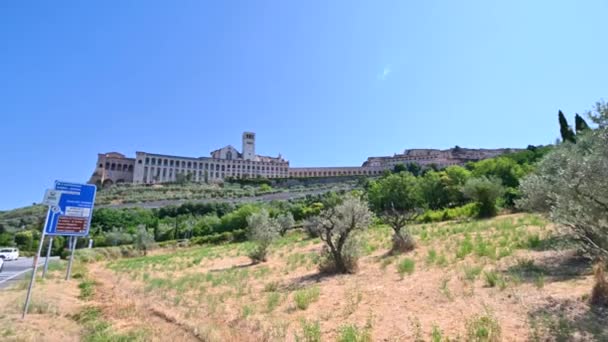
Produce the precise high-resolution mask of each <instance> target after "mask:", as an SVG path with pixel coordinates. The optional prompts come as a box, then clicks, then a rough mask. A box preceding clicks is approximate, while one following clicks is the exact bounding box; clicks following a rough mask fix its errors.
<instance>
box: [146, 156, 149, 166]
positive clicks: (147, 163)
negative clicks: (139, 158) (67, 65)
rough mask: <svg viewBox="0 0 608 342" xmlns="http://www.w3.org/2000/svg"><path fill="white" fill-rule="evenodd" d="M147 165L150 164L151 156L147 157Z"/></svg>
mask: <svg viewBox="0 0 608 342" xmlns="http://www.w3.org/2000/svg"><path fill="white" fill-rule="evenodd" d="M146 165H150V158H148V157H146Z"/></svg>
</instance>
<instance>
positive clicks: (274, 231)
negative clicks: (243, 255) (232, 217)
mask: <svg viewBox="0 0 608 342" xmlns="http://www.w3.org/2000/svg"><path fill="white" fill-rule="evenodd" d="M247 226H248V229H249V231H248V233H249V239H250V240H251V241H253V242H254V243H255V247H254V248H253V249H252V250H251V251H250V253H249V257H250V258H251V260H252V261H254V262H260V261H266V256H267V254H268V247H269V246H270V243H272V241H273V240H274V239H276V238H277V237H278V235H279V224H278V223H277V221H276V220H275V219H272V218H270V216H269V215H268V211H266V210H265V209H262V211H260V212H259V213H253V214H251V215H250V216H249V217H247Z"/></svg>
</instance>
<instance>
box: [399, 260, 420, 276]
mask: <svg viewBox="0 0 608 342" xmlns="http://www.w3.org/2000/svg"><path fill="white" fill-rule="evenodd" d="M415 265H416V263H415V261H414V259H410V258H405V259H403V260H401V262H399V264H397V272H399V276H400V277H401V279H403V277H404V275H405V274H406V273H407V274H408V275H411V274H412V273H414V267H415Z"/></svg>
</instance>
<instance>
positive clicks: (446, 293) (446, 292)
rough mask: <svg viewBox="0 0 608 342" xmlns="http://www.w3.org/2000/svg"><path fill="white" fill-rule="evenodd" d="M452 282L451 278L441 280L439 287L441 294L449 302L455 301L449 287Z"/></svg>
mask: <svg viewBox="0 0 608 342" xmlns="http://www.w3.org/2000/svg"><path fill="white" fill-rule="evenodd" d="M449 282H450V278H444V279H442V280H441V285H440V286H439V292H441V293H442V294H443V295H444V296H445V297H446V298H447V299H448V300H450V301H451V300H453V299H454V298H453V297H452V292H450V288H449V287H448V283H449Z"/></svg>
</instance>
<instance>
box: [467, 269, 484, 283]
mask: <svg viewBox="0 0 608 342" xmlns="http://www.w3.org/2000/svg"><path fill="white" fill-rule="evenodd" d="M481 270H483V267H482V266H469V265H465V266H464V267H463V271H464V278H465V279H466V280H468V281H474V280H475V279H477V277H478V276H479V275H480V274H481Z"/></svg>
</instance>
